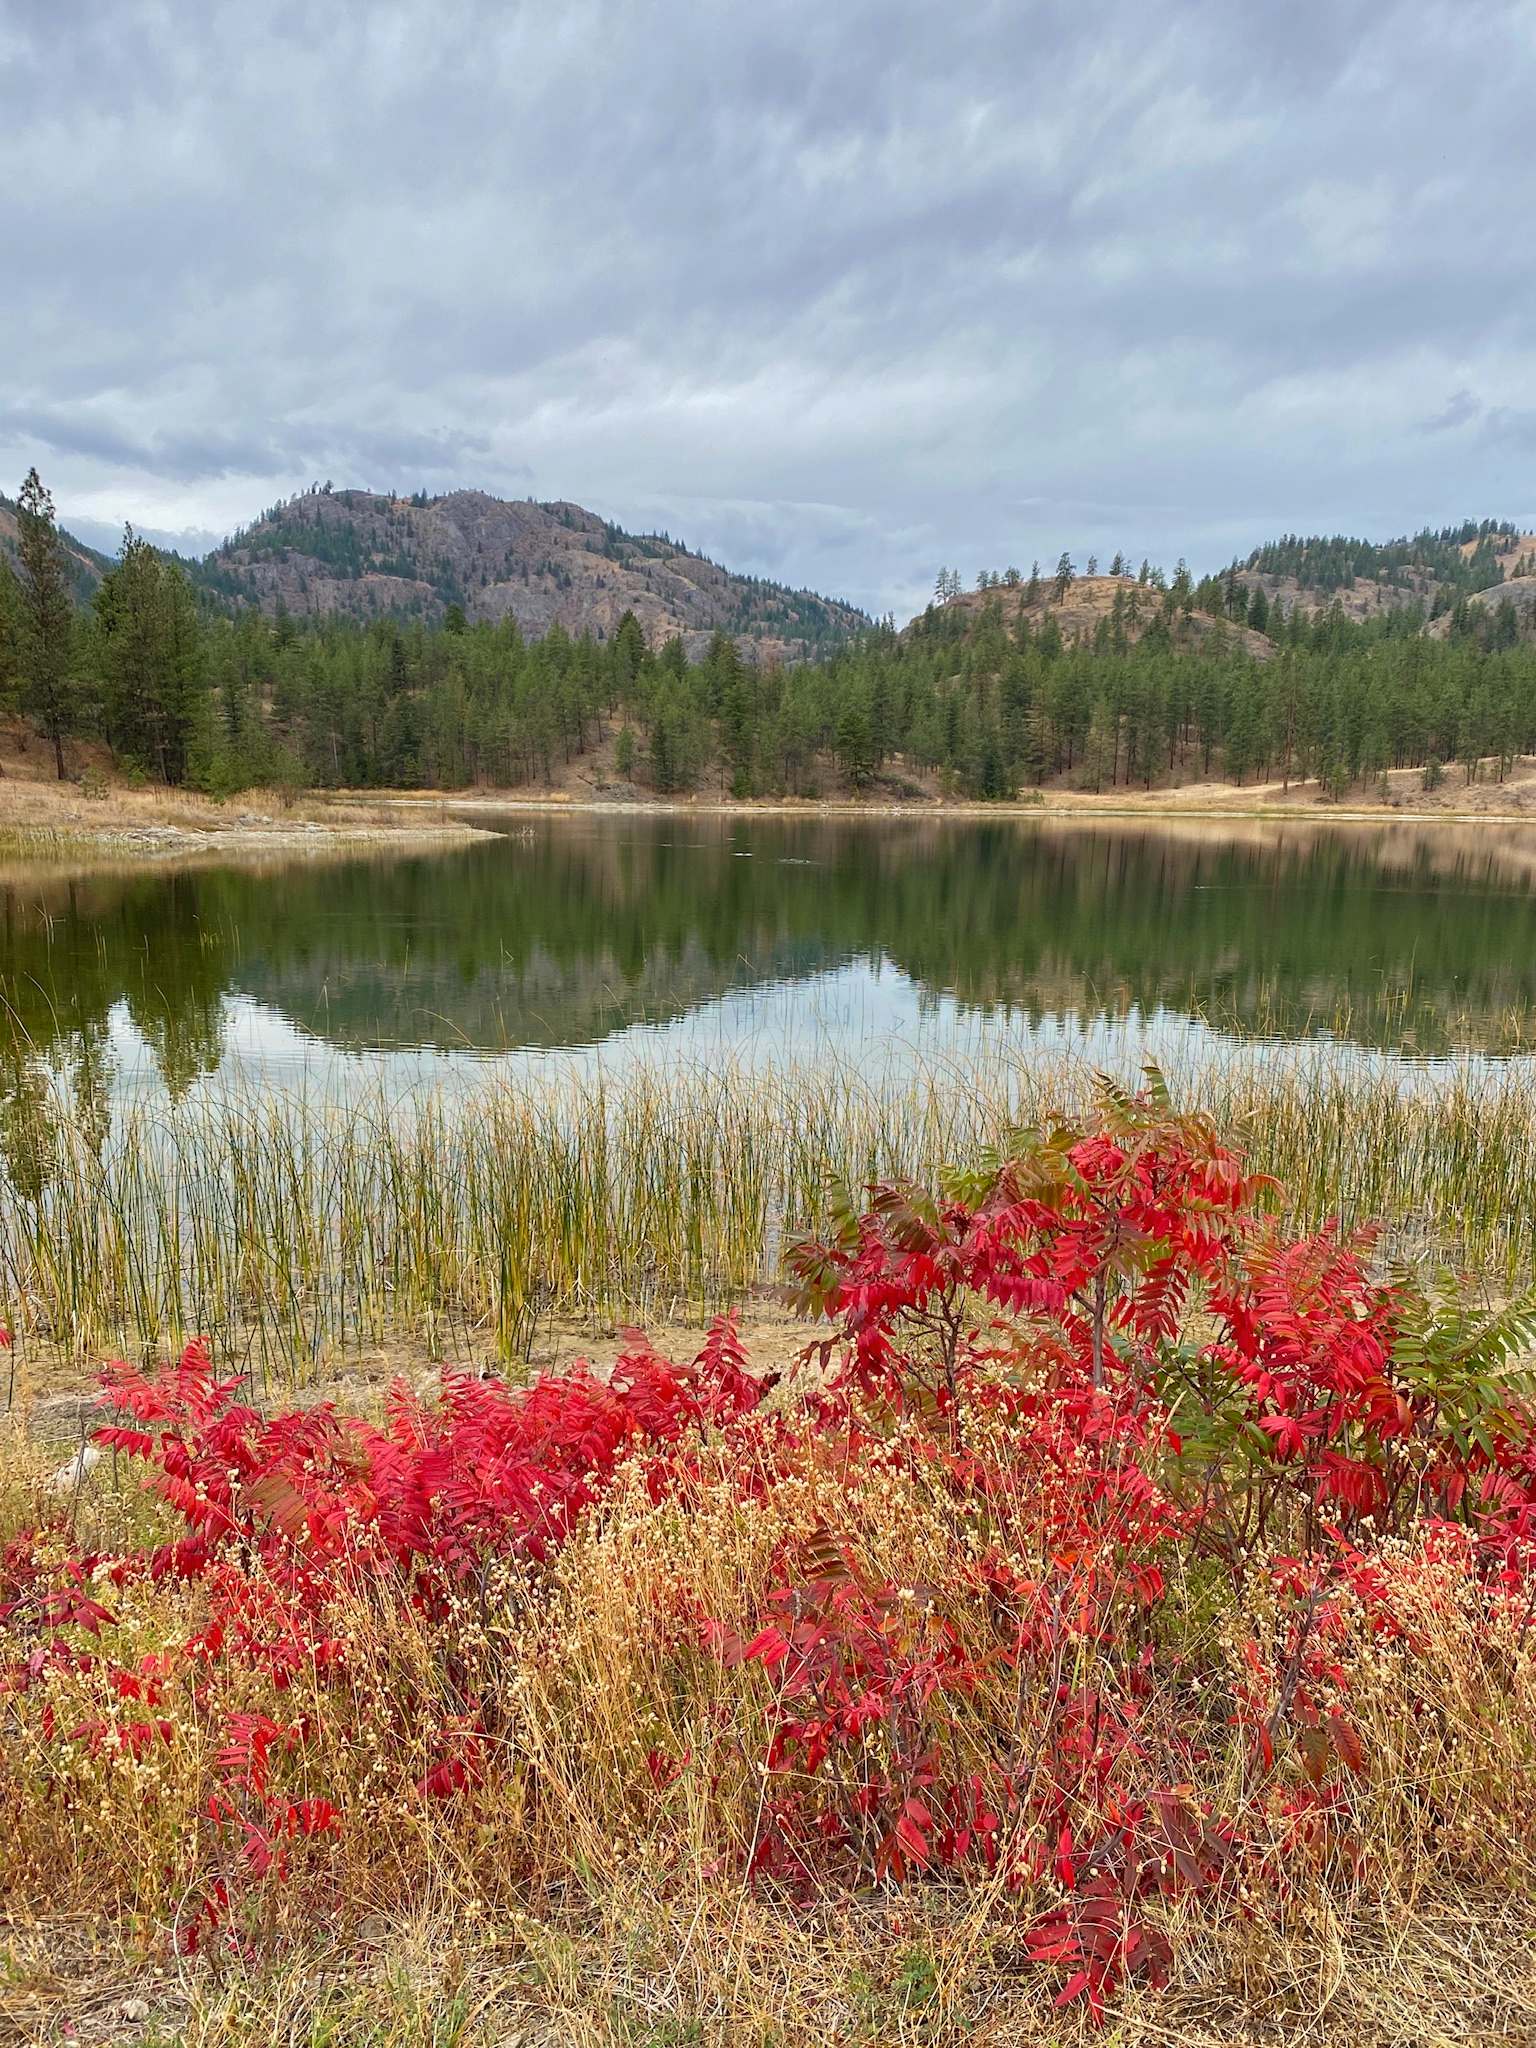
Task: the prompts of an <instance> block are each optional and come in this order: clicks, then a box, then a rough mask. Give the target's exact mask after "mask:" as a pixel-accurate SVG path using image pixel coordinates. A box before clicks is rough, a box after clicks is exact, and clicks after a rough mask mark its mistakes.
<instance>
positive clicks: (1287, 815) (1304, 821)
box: [337, 790, 1536, 826]
mask: <svg viewBox="0 0 1536 2048" xmlns="http://www.w3.org/2000/svg"><path fill="white" fill-rule="evenodd" d="M349 800H350V799H349V797H348V795H347V794H346V793H344V792H338V793H337V801H338V802H342V803H345V802H347V801H349ZM356 800H357V801H359V802H361V801H365V800H366V801H368V802H371V803H377V804H381V805H388V806H391V807H394V808H397V809H401V810H406V809H409V808H411V807H412V806H414V805H418V804H419V805H421V806H423V807H426V806H429V805H430V806H431V807H433V808H438V807H441V808H445V809H449V810H452V811H456V812H460V811H468V812H490V813H496V814H504V813H507V812H516V813H519V814H524V815H527V816H531V817H560V816H563V815H579V816H583V817H586V816H613V817H646V816H658V817H720V818H848V819H858V818H878V819H881V820H886V819H891V818H906V819H911V820H913V821H931V820H934V819H946V818H954V819H960V820H964V821H967V822H971V823H981V822H986V821H988V820H993V821H995V820H998V819H1002V818H1008V819H1026V820H1030V821H1032V822H1040V821H1046V820H1049V821H1050V822H1052V823H1057V822H1059V821H1061V820H1062V819H1071V820H1074V821H1082V820H1092V819H1095V818H1113V819H1117V820H1119V819H1138V818H1142V819H1146V820H1148V821H1155V822H1162V821H1166V820H1170V819H1172V820H1176V821H1178V822H1179V823H1181V824H1204V823H1206V822H1210V823H1213V824H1215V823H1220V822H1222V821H1223V820H1226V821H1230V822H1242V823H1247V824H1252V823H1253V822H1255V821H1256V820H1257V821H1262V822H1264V823H1268V824H1301V825H1530V826H1536V811H1533V810H1474V809H1465V810H1463V809H1458V808H1454V807H1452V806H1449V805H1447V806H1445V807H1444V808H1440V809H1433V808H1428V807H1419V808H1414V809H1410V808H1409V807H1408V806H1407V805H1402V806H1393V805H1382V806H1380V807H1379V808H1370V809H1367V808H1365V807H1364V806H1359V805H1352V806H1346V805H1340V806H1338V807H1337V808H1335V807H1334V806H1332V805H1322V804H1319V805H1316V806H1315V807H1305V808H1304V807H1303V806H1302V805H1301V804H1299V803H1298V804H1291V803H1274V804H1265V803H1250V804H1246V805H1244V804H1239V803H1235V802H1233V803H1227V802H1214V803H1209V804H1206V803H1193V802H1183V803H1181V802H1179V801H1177V800H1176V799H1175V797H1174V796H1173V793H1171V792H1170V793H1168V794H1167V795H1166V796H1164V797H1162V798H1161V799H1160V798H1159V796H1158V795H1157V794H1156V793H1154V794H1153V795H1152V796H1151V797H1149V798H1148V799H1146V800H1145V801H1138V800H1134V799H1133V800H1129V801H1127V800H1126V799H1124V798H1113V797H1095V796H1082V797H1078V796H1067V797H1063V798H1058V799H1057V800H1054V801H1053V800H1052V799H1050V798H1047V799H1046V801H1045V802H1044V803H1018V802H1012V803H1010V802H1001V803H979V802H972V801H970V800H967V799H956V800H954V801H950V800H947V799H927V800H918V799H914V800H913V801H911V802H901V801H899V800H891V801H886V802H879V801H875V802H862V801H860V800H858V799H857V798H851V797H815V798H794V797H762V798H755V797H745V798H736V797H698V798H678V797H655V798H643V797H597V796H588V797H575V796H567V795H564V794H561V793H555V794H551V795H535V794H530V793H529V792H528V791H526V790H522V791H516V792H511V793H509V794H507V795H504V796H499V795H494V794H491V793H490V792H488V791H485V790H479V791H476V792H474V793H473V794H470V795H465V796H462V797H455V796H451V795H447V794H445V793H441V792H433V794H432V795H431V796H418V795H417V794H416V793H415V792H413V791H408V790H401V791H369V792H368V793H367V795H366V798H365V797H364V795H363V793H362V792H359V793H358V795H357V798H356Z"/></svg>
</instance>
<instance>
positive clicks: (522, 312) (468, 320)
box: [0, 0, 1536, 616]
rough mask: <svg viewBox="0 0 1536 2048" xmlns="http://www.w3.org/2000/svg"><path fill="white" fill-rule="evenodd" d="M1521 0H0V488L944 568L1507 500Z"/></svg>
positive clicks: (1526, 262) (1517, 486) (131, 502)
mask: <svg viewBox="0 0 1536 2048" xmlns="http://www.w3.org/2000/svg"><path fill="white" fill-rule="evenodd" d="M1533 132H1536V0H1447V4H1443V5H1442V4H1429V0H1398V4H1393V0H1369V4H1363V0H1287V4H1286V5H1283V6H1282V5H1280V4H1278V0H1210V4H1207V0H1164V4H1163V5H1162V6H1155V5H1148V4H1147V0H1102V4H1097V5H1093V4H1083V0H1060V4H1058V0H1043V4H1034V5H1031V4H1011V5H1004V4H998V5H989V4H986V0H953V4H949V5H937V4H934V0H914V4H908V0H878V4H865V0H814V4H809V0H807V4H801V0H739V4H738V0H632V4H622V0H605V4H583V0H539V4H536V5H535V4H524V0H480V4H455V0H407V4H387V0H368V4H366V5H348V4H344V0H328V4H325V5H309V4H305V0H292V4H284V0H272V4H269V5H267V6H265V7H261V8H257V7H252V6H251V5H250V4H249V0H241V4H239V5H233V4H225V0H160V4H155V5H150V4H143V0H71V4H69V5H60V4H59V0H0V192H3V194H4V199H3V201H0V278H3V281H4V299H3V307H4V324H3V329H0V332H3V334H4V346H3V351H0V484H3V487H4V488H5V489H6V490H8V491H10V492H12V493H14V491H15V488H16V484H17V483H18V482H19V480H20V478H21V476H22V474H23V473H24V471H25V469H26V467H27V466H28V464H30V463H33V462H35V463H36V464H37V465H38V467H39V469H40V470H41V471H42V473H43V477H44V479H45V481H46V482H48V483H50V484H51V485H52V487H53V489H54V493H55V496H56V498H57V500H58V503H59V507H60V512H61V516H62V517H63V518H64V520H65V522H66V523H67V524H71V525H73V526H74V527H75V528H76V530H78V531H81V532H83V533H85V534H86V535H87V536H88V537H89V538H92V539H95V540H97V541H98V543H102V542H105V543H107V544H109V545H111V544H112V535H113V534H114V532H115V531H116V530H117V529H120V526H121V522H122V521H123V520H124V519H125V518H126V519H132V520H133V522H134V523H135V524H136V525H140V526H142V527H144V528H145V529H147V530H150V531H152V532H154V533H155V534H157V535H164V536H170V537H174V536H185V538H184V539H183V541H182V544H183V545H185V546H195V547H204V546H206V545H208V544H209V542H210V541H211V540H213V539H217V538H219V537H220V536H222V535H223V534H224V533H225V532H226V531H228V530H229V529H230V528H231V527H233V526H235V525H237V524H239V523H240V522H242V521H244V520H248V519H249V518H251V517H252V516H253V515H254V514H255V513H256V512H258V511H259V510H260V509H261V508H262V507H264V506H265V505H267V504H269V503H271V502H272V501H273V500H274V499H276V498H278V497H282V496H286V495H287V494H288V493H289V492H290V491H293V490H295V489H299V488H303V487H305V486H307V485H308V484H309V483H310V482H311V480H314V479H319V480H322V481H323V480H324V479H326V478H331V479H333V480H334V481H335V482H336V483H337V484H338V485H341V484H360V485H365V486H371V487H373V488H378V489H384V488H389V487H391V486H394V487H398V488H401V489H412V488H415V487H417V486H421V485H424V486H426V487H427V488H429V489H434V490H438V489H451V488H453V487H455V486H459V485H476V486H480V487H483V488H485V489H488V490H492V491H496V492H498V493H501V494H503V495H508V496H523V495H527V494H530V493H531V494H532V495H534V496H536V497H540V498H555V497H565V498H573V499H576V500H578V501H579V502H580V503H582V504H584V505H587V506H590V507H591V508H592V509H593V510H595V511H598V512H601V513H604V514H606V515H608V516H609V517H613V518H616V519H618V520H620V521H622V522H623V523H624V524H625V525H628V526H632V527H633V526H639V527H651V526H658V527H666V528H667V529H668V530H670V531H671V532H672V533H673V534H674V535H678V534H680V535H681V536H682V537H683V538H685V539H686V540H687V541H688V542H689V543H690V544H691V545H694V546H699V547H702V548H704V549H705V550H706V551H707V552H708V553H710V554H713V555H715V556H717V557H719V558H721V559H723V560H725V561H726V562H728V563H729V564H730V565H731V566H733V567H738V568H747V569H755V570H758V571H761V572H764V573H767V574H771V575H774V576H779V577H783V578H785V579H787V580H788V581H790V582H794V583H807V584H811V585H813V586H815V587H817V588H820V589H823V590H828V591H832V592H835V593H837V594H840V595H846V596H849V597H852V598H854V599H856V600H857V601H858V602H860V603H862V604H864V605H866V606H867V607H869V608H870V609H871V610H873V611H878V612H883V611H885V610H887V609H891V610H894V611H896V612H898V613H900V614H902V615H903V616H905V614H906V613H908V612H910V611H911V610H912V609H913V608H914V607H915V606H916V605H917V604H918V603H920V602H921V600H922V598H923V597H924V595H925V593H926V591H927V590H928V588H929V587H930V586H931V584H932V581H933V576H934V573H935V570H936V569H937V567H938V566H939V565H940V564H941V563H943V564H951V563H952V564H954V565H956V566H958V567H959V568H960V569H961V570H962V571H963V572H964V574H965V577H966V580H967V581H968V582H969V581H970V580H971V578H972V577H973V576H974V573H975V571H976V569H977V568H979V567H982V566H987V567H997V568H1003V567H1006V566H1007V564H1009V563H1010V562H1017V563H1018V564H1020V565H1021V566H1022V567H1023V568H1024V569H1025V570H1026V571H1027V570H1028V567H1029V564H1030V561H1031V559H1032V558H1033V557H1036V556H1038V557H1039V558H1040V559H1041V560H1042V561H1053V560H1054V558H1055V556H1056V554H1057V553H1059V551H1060V550H1061V549H1062V548H1063V547H1068V548H1070V549H1072V550H1073V552H1074V554H1075V555H1076V557H1077V559H1078V561H1079V562H1081V561H1083V560H1084V559H1085V558H1086V556H1087V555H1088V554H1089V553H1090V552H1091V551H1097V552H1098V553H1099V554H1100V556H1102V557H1105V558H1107V557H1108V556H1109V555H1110V554H1111V553H1112V552H1113V551H1114V549H1115V548H1117V547H1121V548H1124V549H1125V550H1127V552H1128V553H1130V554H1131V555H1132V556H1133V557H1134V558H1137V559H1139V558H1140V556H1141V555H1142V554H1143V553H1149V554H1150V555H1151V556H1152V558H1153V559H1154V560H1164V561H1166V562H1168V563H1169V564H1170V565H1171V563H1172V561H1173V559H1174V558H1175V557H1176V556H1178V555H1179V554H1181V553H1182V554H1185V555H1187V556H1188V558H1189V559H1190V561H1191V563H1192V564H1193V565H1194V566H1195V567H1196V568H1204V567H1211V566H1215V565H1217V564H1219V563H1220V562H1222V561H1224V560H1226V559H1227V558H1229V557H1230V556H1231V555H1232V553H1233V552H1234V551H1238V550H1242V551H1246V550H1247V548H1248V547H1249V546H1250V545H1252V544H1254V543H1255V542H1257V541H1259V540H1261V539H1264V538H1266V537H1268V536H1270V535H1272V534H1274V533H1277V532H1281V531H1285V530H1287V529H1291V528H1296V529H1300V530H1305V531H1312V530H1316V529H1319V528H1321V529H1325V530H1329V531H1332V530H1335V529H1338V528H1343V529H1346V530H1350V531H1359V532H1364V533H1366V534H1370V535H1374V536H1378V537H1383V538H1384V537H1387V536H1388V535H1390V534H1393V533H1396V532H1399V531H1401V530H1403V529H1404V528H1412V527H1416V526H1419V525H1422V524H1424V523H1426V522H1430V523H1434V524H1441V523H1446V522H1449V521H1452V520H1456V519H1460V518H1463V517H1484V516H1488V515H1494V514H1496V515H1500V516H1508V517H1511V518H1517V519H1522V520H1524V521H1526V522H1528V523H1536V258H1533V254H1532V250H1533V246H1536V244H1533V228H1532V223H1533V221H1536V148H1533V146H1532V136H1533Z"/></svg>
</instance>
